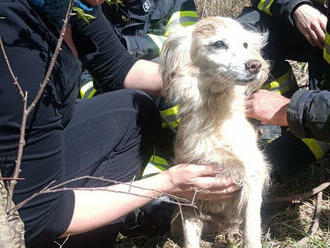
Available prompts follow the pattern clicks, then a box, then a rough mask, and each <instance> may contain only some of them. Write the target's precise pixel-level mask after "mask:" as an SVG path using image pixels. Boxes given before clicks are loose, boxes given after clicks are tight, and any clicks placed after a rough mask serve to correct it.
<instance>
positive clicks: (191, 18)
mask: <svg viewBox="0 0 330 248" xmlns="http://www.w3.org/2000/svg"><path fill="white" fill-rule="evenodd" d="M198 20H199V18H198V14H197V12H196V11H192V10H188V11H177V12H174V13H173V14H172V16H171V17H170V19H169V20H168V22H167V25H166V30H167V31H166V32H165V34H164V35H165V36H168V34H169V32H170V31H171V29H172V28H174V27H175V26H177V25H180V26H182V27H187V26H190V25H193V24H195V23H196V22H197V21H198Z"/></svg>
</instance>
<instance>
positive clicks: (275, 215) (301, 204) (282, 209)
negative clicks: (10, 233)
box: [116, 0, 330, 248]
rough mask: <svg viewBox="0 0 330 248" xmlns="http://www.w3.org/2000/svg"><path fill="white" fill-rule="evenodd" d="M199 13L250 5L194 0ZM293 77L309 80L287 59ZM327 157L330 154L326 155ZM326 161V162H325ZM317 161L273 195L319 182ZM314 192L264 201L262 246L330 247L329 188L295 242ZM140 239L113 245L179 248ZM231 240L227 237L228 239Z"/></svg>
mask: <svg viewBox="0 0 330 248" xmlns="http://www.w3.org/2000/svg"><path fill="white" fill-rule="evenodd" d="M195 2H196V5H197V9H198V12H199V15H200V16H202V17H206V16H211V15H220V16H231V17H236V16H238V15H239V14H240V12H241V10H242V9H243V8H244V6H248V5H250V1H248V0H242V1H240V0H195ZM290 63H291V65H292V67H293V70H294V72H295V75H296V78H297V80H298V81H299V84H300V85H301V86H304V85H306V82H307V80H308V76H307V67H306V65H305V64H302V63H297V62H292V61H290ZM328 157H329V156H328ZM327 164H329V162H327ZM327 167H328V168H326V169H325V172H324V175H323V176H324V178H325V179H327V178H330V169H329V166H327ZM321 173H322V172H321V171H320V165H319V163H315V164H314V165H311V166H310V168H309V169H308V170H307V171H306V172H305V173H304V174H303V175H299V176H298V175H297V177H296V178H293V179H291V180H290V182H288V183H287V184H285V185H284V184H279V183H276V182H273V184H272V186H271V188H270V194H273V195H276V196H288V195H294V194H300V193H303V192H307V191H309V190H311V189H312V188H314V187H316V186H318V185H319V184H320V174H321ZM315 206H316V196H311V197H309V198H308V199H306V200H303V201H296V202H288V203H272V204H265V206H264V208H263V211H262V212H263V214H262V215H263V231H264V236H263V247H264V248H292V247H301V248H329V247H330V189H329V188H328V189H327V190H325V191H324V192H323V201H322V205H321V207H322V212H321V216H320V219H319V220H320V227H319V229H318V231H317V233H316V235H315V236H314V237H309V238H308V239H307V242H306V243H305V244H304V245H301V244H300V243H298V241H300V240H301V239H302V238H304V237H308V233H309V229H310V228H311V226H312V224H313V220H314V211H315ZM135 238H136V240H138V241H139V242H134V240H133V242H132V238H128V237H122V238H121V240H120V242H119V243H118V245H117V246H116V248H128V247H140V248H141V247H144V248H149V247H157V248H180V246H179V245H178V244H177V243H176V242H174V241H173V240H170V239H168V240H166V241H163V242H158V243H157V244H153V245H150V243H149V244H148V242H147V241H148V240H149V237H146V236H143V237H142V236H139V237H135ZM229 240H230V241H229ZM216 241H217V245H212V246H204V248H206V247H218V248H220V247H221V248H222V247H229V248H240V247H242V240H241V238H240V235H234V236H233V237H232V238H231V239H227V238H226V237H225V236H220V237H217V239H216Z"/></svg>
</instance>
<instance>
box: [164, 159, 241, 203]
mask: <svg viewBox="0 0 330 248" xmlns="http://www.w3.org/2000/svg"><path fill="white" fill-rule="evenodd" d="M164 173H165V174H166V175H167V177H168V181H169V185H168V187H169V190H168V191H169V193H172V194H175V195H177V196H181V197H184V198H188V199H191V198H192V197H193V196H194V195H195V194H196V192H198V193H197V194H196V199H201V200H202V199H208V200H223V199H228V198H231V197H232V196H233V195H235V193H237V191H239V190H240V189H241V187H240V186H238V185H237V184H235V183H234V181H233V179H231V178H225V177H219V174H221V173H222V171H221V170H219V169H218V168H217V166H215V165H195V164H178V165H176V166H173V167H171V168H170V169H169V170H167V171H166V172H164Z"/></svg>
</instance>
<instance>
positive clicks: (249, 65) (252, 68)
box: [245, 59, 261, 73]
mask: <svg viewBox="0 0 330 248" xmlns="http://www.w3.org/2000/svg"><path fill="white" fill-rule="evenodd" d="M260 67H261V62H260V61H259V60H256V59H251V60H249V61H248V62H246V63H245V68H246V69H248V70H249V72H251V73H257V72H259V71H260Z"/></svg>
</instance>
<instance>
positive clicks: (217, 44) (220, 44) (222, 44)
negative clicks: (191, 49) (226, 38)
mask: <svg viewBox="0 0 330 248" xmlns="http://www.w3.org/2000/svg"><path fill="white" fill-rule="evenodd" d="M211 46H212V47H214V48H217V49H221V48H224V49H227V48H228V46H227V44H226V43H225V42H223V41H222V40H218V41H216V42H214V43H212V44H211Z"/></svg>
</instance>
